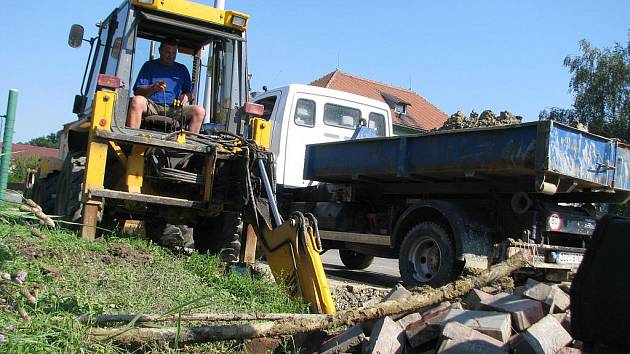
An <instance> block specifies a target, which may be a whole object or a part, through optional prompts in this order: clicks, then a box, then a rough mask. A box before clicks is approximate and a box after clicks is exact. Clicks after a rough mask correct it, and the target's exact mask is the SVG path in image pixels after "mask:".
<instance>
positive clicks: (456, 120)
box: [437, 109, 523, 131]
mask: <svg viewBox="0 0 630 354" xmlns="http://www.w3.org/2000/svg"><path fill="white" fill-rule="evenodd" d="M522 120H523V117H521V116H515V115H513V114H512V113H511V112H508V111H503V112H501V113H499V116H497V115H496V114H495V113H494V112H492V111H491V110H489V109H487V110H485V111H483V112H481V114H478V113H477V112H475V111H472V112H470V116H469V117H467V116H466V115H465V114H464V113H463V112H461V111H458V112H456V113H454V114H452V115H451V116H450V117H449V118H448V119H447V120H446V122H444V125H442V127H440V128H437V130H438V131H441V130H454V129H469V128H481V127H495V126H500V125H510V124H519V123H521V122H522Z"/></svg>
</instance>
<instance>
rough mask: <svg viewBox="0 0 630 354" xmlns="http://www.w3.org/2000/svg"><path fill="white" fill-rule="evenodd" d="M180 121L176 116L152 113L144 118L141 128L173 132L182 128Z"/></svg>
mask: <svg viewBox="0 0 630 354" xmlns="http://www.w3.org/2000/svg"><path fill="white" fill-rule="evenodd" d="M180 126H181V124H180V121H179V120H178V119H175V118H171V117H167V116H161V115H152V116H146V117H143V118H142V122H141V123H140V129H146V130H154V131H159V132H164V133H171V132H174V131H176V130H179V129H180Z"/></svg>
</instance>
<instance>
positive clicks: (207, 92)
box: [203, 43, 214, 123]
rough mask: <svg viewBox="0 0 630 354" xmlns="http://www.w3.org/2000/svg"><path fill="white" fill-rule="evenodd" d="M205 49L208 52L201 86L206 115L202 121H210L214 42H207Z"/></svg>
mask: <svg viewBox="0 0 630 354" xmlns="http://www.w3.org/2000/svg"><path fill="white" fill-rule="evenodd" d="M206 51H207V52H208V60H207V61H206V82H205V83H204V88H203V108H204V109H205V110H206V115H205V117H204V118H203V122H204V123H208V122H210V115H212V107H211V105H212V103H211V102H212V100H211V95H212V72H213V70H214V65H212V52H213V51H214V44H213V43H210V44H208V45H207V46H206Z"/></svg>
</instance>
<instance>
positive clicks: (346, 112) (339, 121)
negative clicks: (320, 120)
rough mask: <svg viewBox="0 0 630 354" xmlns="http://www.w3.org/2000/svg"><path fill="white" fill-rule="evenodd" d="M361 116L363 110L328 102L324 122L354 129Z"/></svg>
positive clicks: (325, 106)
mask: <svg viewBox="0 0 630 354" xmlns="http://www.w3.org/2000/svg"><path fill="white" fill-rule="evenodd" d="M360 118H361V111H360V110H358V109H355V108H350V107H345V106H338V105H336V104H331V103H326V104H325V105H324V123H326V124H327V125H332V126H335V127H341V128H348V129H354V128H355V127H356V126H357V123H358V122H359V119H360Z"/></svg>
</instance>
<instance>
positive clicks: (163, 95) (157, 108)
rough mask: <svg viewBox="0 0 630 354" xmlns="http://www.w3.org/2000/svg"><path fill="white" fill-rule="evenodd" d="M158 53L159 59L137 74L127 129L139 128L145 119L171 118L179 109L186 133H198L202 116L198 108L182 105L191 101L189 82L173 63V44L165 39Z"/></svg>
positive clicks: (172, 40) (175, 49) (188, 78)
mask: <svg viewBox="0 0 630 354" xmlns="http://www.w3.org/2000/svg"><path fill="white" fill-rule="evenodd" d="M159 52H160V57H159V58H158V59H155V60H149V61H147V62H146V63H144V65H142V68H141V69H140V73H138V78H137V79H136V82H135V84H134V85H133V92H134V94H135V96H134V97H133V98H132V99H131V102H130V104H129V111H128V112H127V126H128V127H129V128H136V129H137V128H140V124H141V122H142V117H145V116H151V115H161V116H168V117H172V118H173V117H174V114H175V110H176V107H177V106H179V105H183V114H184V116H185V117H186V120H187V121H188V122H189V123H188V125H189V127H188V130H189V131H191V132H193V133H199V129H200V128H201V124H202V122H203V117H204V115H205V114H206V112H205V110H204V109H203V107H201V106H198V105H186V103H187V102H189V101H190V100H191V99H192V94H191V79H190V73H189V72H188V69H187V68H186V66H184V65H182V64H180V63H177V62H176V61H175V57H176V56H177V40H176V39H175V38H167V39H165V40H164V41H162V42H161V43H160V47H159ZM176 100H177V101H176ZM176 103H179V104H176Z"/></svg>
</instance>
